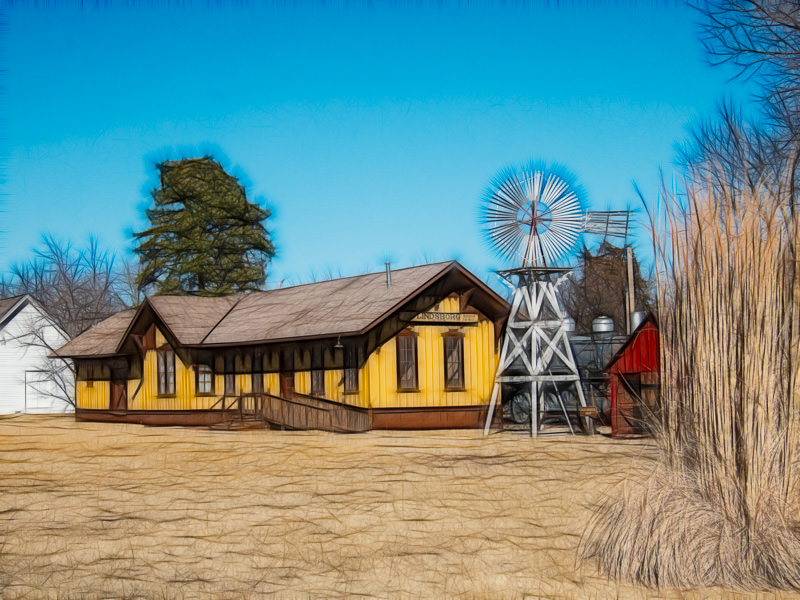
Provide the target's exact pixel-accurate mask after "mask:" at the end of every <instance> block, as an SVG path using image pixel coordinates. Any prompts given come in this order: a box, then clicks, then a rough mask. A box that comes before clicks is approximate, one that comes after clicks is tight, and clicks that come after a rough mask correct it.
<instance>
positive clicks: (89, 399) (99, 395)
mask: <svg viewBox="0 0 800 600" xmlns="http://www.w3.org/2000/svg"><path fill="white" fill-rule="evenodd" d="M110 398H111V385H110V383H109V382H108V381H91V382H89V381H76V382H75V402H76V404H77V407H78V408H94V409H107V408H108V405H109V400H110Z"/></svg>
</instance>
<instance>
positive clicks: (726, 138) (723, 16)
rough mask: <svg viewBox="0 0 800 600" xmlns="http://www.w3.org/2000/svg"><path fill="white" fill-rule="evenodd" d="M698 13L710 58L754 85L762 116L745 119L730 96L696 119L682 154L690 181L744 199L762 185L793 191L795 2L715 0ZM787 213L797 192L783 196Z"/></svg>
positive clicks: (797, 61)
mask: <svg viewBox="0 0 800 600" xmlns="http://www.w3.org/2000/svg"><path fill="white" fill-rule="evenodd" d="M699 8H700V10H701V11H702V12H704V13H705V17H706V18H705V25H704V26H703V29H702V39H703V43H704V44H705V47H706V50H707V52H708V56H709V58H710V60H711V62H712V63H714V64H724V63H726V64H733V65H735V66H736V67H738V69H739V76H741V77H746V78H752V79H753V80H755V81H757V83H758V84H759V85H760V89H761V92H760V100H761V106H762V109H763V110H762V112H763V115H762V116H763V118H762V119H760V120H758V121H753V122H745V120H744V119H743V118H742V116H741V113H740V112H739V111H737V110H736V109H735V108H734V107H733V106H732V104H731V103H730V102H727V103H725V104H724V105H723V106H722V107H721V108H720V110H719V116H718V118H716V119H713V120H708V121H705V122H703V123H701V124H700V125H699V126H698V127H696V128H695V130H694V131H693V132H692V134H691V136H690V142H689V143H688V144H687V145H686V146H685V147H684V149H683V152H682V159H683V162H684V163H685V164H686V165H687V166H688V167H689V171H690V174H689V178H690V179H691V180H692V181H693V182H694V184H695V185H698V183H700V182H704V183H705V185H707V186H709V187H713V188H714V189H718V190H719V189H723V190H726V192H727V193H729V194H732V195H733V197H732V201H733V206H734V208H735V206H736V197H737V196H741V195H742V194H746V195H747V196H748V197H751V196H752V195H753V192H754V191H756V190H758V189H760V188H761V187H762V186H763V185H765V184H769V185H780V186H781V187H788V188H789V189H792V190H795V192H796V191H797V190H798V183H797V179H798V162H800V161H799V160H798V146H800V135H799V134H800V4H798V3H797V2H796V0H789V1H787V0H717V1H711V2H707V3H703V4H700V5H699ZM786 198H787V200H788V201H789V202H790V207H789V208H790V209H791V212H792V213H794V212H795V211H796V210H797V208H798V206H797V198H798V194H797V193H792V194H788V195H787V196H786Z"/></svg>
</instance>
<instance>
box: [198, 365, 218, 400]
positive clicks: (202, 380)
mask: <svg viewBox="0 0 800 600" xmlns="http://www.w3.org/2000/svg"><path fill="white" fill-rule="evenodd" d="M197 393H198V394H213V393H214V373H213V372H212V371H211V367H209V366H208V365H197Z"/></svg>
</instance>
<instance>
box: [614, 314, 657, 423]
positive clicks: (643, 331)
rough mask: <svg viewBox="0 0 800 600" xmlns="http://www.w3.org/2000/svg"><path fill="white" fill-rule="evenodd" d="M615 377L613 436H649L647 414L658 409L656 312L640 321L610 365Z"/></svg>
mask: <svg viewBox="0 0 800 600" xmlns="http://www.w3.org/2000/svg"><path fill="white" fill-rule="evenodd" d="M606 371H608V374H609V377H610V379H611V435H612V436H613V437H630V436H639V435H645V434H646V433H647V429H646V426H645V417H646V416H647V414H648V413H655V412H656V411H657V410H658V402H659V400H658V397H659V389H660V368H659V335H658V324H657V323H656V319H655V317H654V316H653V314H652V313H649V314H648V315H647V317H646V318H645V319H644V320H643V321H642V322H641V323H640V324H639V326H638V327H637V328H636V329H635V330H634V332H633V333H632V334H631V336H630V337H629V338H628V340H627V341H626V342H625V344H624V345H623V346H622V347H621V348H620V349H619V350H618V351H617V353H616V354H615V355H614V357H613V358H612V359H611V361H610V362H609V363H608V366H607V367H606Z"/></svg>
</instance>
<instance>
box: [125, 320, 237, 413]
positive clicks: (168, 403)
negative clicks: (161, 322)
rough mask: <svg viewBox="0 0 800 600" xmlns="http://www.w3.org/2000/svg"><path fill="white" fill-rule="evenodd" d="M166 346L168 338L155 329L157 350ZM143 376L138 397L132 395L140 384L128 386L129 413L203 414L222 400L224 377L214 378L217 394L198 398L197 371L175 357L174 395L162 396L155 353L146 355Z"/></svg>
mask: <svg viewBox="0 0 800 600" xmlns="http://www.w3.org/2000/svg"><path fill="white" fill-rule="evenodd" d="M166 343H167V340H166V338H165V337H164V335H163V334H162V333H161V331H159V330H158V328H156V347H157V348H160V347H161V346H163V345H164V344H166ZM143 376H144V381H143V383H142V386H141V388H140V389H139V392H138V393H137V394H136V396H135V397H134V396H133V391H134V390H135V389H136V387H137V386H138V384H139V382H138V381H135V384H131V383H129V384H128V391H129V394H128V409H129V410H202V409H206V408H210V407H211V406H212V405H213V404H214V403H215V402H216V401H217V399H218V398H219V395H220V394H221V390H222V386H223V385H224V380H223V377H222V376H221V375H218V376H216V377H215V378H214V385H215V386H216V387H215V390H214V391H215V393H214V394H212V395H210V396H198V395H197V394H196V389H195V371H194V367H193V366H192V365H187V364H184V362H183V361H182V360H181V358H180V356H178V354H177V353H176V354H175V395H174V396H159V395H158V362H157V352H156V351H155V350H148V351H147V353H146V354H145V357H144V369H143ZM131 388H133V389H131Z"/></svg>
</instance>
